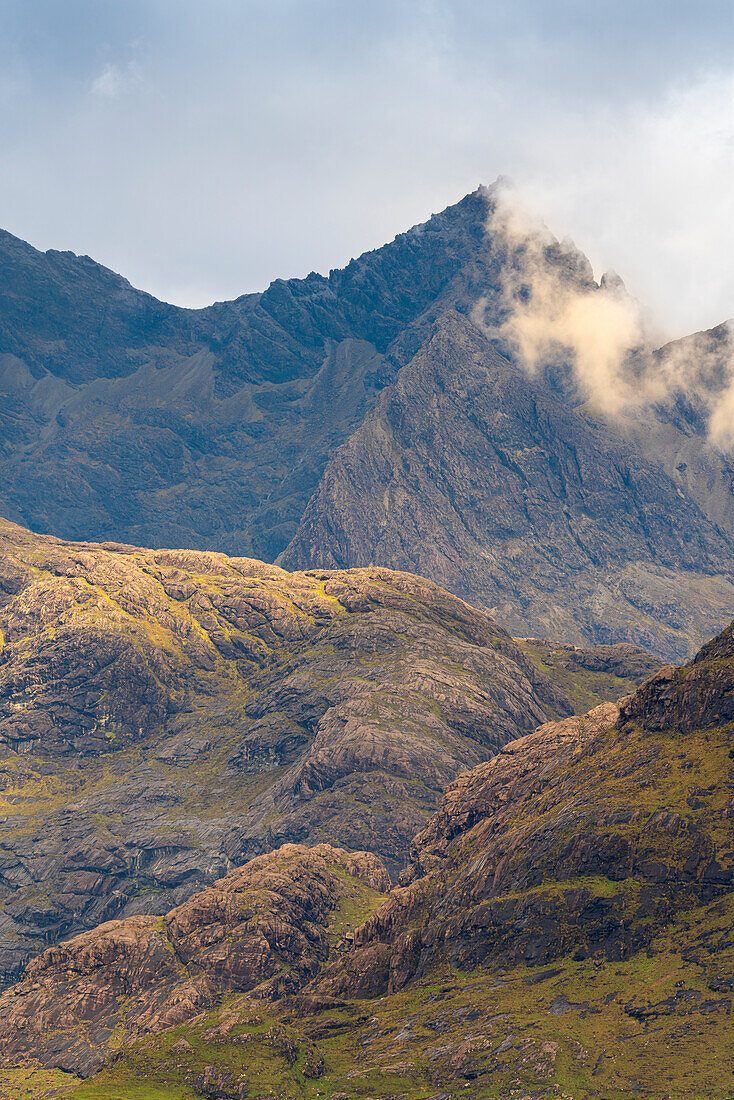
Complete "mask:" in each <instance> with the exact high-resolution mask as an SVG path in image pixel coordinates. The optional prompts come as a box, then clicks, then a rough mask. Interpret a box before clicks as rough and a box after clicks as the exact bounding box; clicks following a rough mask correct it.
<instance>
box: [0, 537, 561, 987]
mask: <svg viewBox="0 0 734 1100" xmlns="http://www.w3.org/2000/svg"><path fill="white" fill-rule="evenodd" d="M0 546H1V550H2V553H0V631H1V632H2V633H1V634H0V638H1V639H2V648H1V650H0V866H1V868H2V876H1V877H0V913H1V914H2V915H1V917H0V969H1V970H2V972H3V973H4V975H5V980H7V979H8V978H10V977H12V976H14V975H15V974H17V972H18V968H19V967H20V966H22V964H23V962H24V961H25V960H26V959H27V957H28V956H29V954H33V953H35V952H37V951H38V950H40V949H42V948H43V947H44V946H46V945H48V944H49V943H53V942H55V941H56V940H58V939H59V938H60V937H62V936H65V935H70V934H72V933H73V932H75V931H80V930H81V929H83V928H85V927H92V926H94V925H95V924H99V923H100V922H102V921H106V920H109V919H111V918H114V917H117V916H120V915H125V916H127V915H134V914H139V913H151V912H154V913H159V914H161V913H165V912H166V911H167V910H168V909H170V908H171V907H172V906H174V905H176V904H178V903H180V902H181V901H183V900H184V899H185V898H186V897H188V896H190V895H191V894H192V893H194V892H195V891H196V890H198V889H201V887H202V886H203V885H205V884H207V883H209V882H211V881H213V880H214V879H215V878H217V877H220V876H221V875H223V874H225V873H226V872H227V871H228V870H229V869H230V868H231V867H232V866H233V865H238V864H241V863H243V862H244V861H245V860H247V859H248V858H250V857H251V856H253V855H257V854H259V853H261V852H267V851H270V850H271V849H272V848H277V847H279V846H280V845H281V844H283V843H287V842H291V841H297V842H300V843H306V844H314V843H317V842H320V841H326V842H332V843H338V844H346V845H348V846H349V847H350V848H355V849H364V848H367V849H370V850H372V851H375V852H376V853H378V854H380V855H382V856H384V857H385V859H386V860H387V861H388V864H389V866H390V868H391V869H392V871H393V873H395V874H397V873H398V872H399V870H400V869H401V868H402V867H403V866H404V864H405V862H406V859H407V854H408V848H409V844H410V840H411V837H412V836H413V834H414V833H415V831H416V829H418V828H420V827H421V826H422V825H423V824H424V823H425V821H426V820H427V818H428V817H429V816H430V814H431V813H432V812H433V810H434V809H435V807H436V806H437V805H438V802H439V800H440V797H441V792H442V790H443V788H444V787H445V786H446V784H447V783H449V782H450V781H451V780H452V779H454V778H455V777H456V775H457V774H458V773H459V772H460V771H463V770H465V769H466V768H469V767H472V766H473V765H474V764H476V763H478V762H479V761H480V760H482V759H486V758H487V757H488V756H491V755H492V754H493V753H494V752H496V751H497V750H498V749H499V748H501V747H502V745H503V744H505V743H506V742H507V741H508V740H511V739H512V738H514V737H517V736H518V735H520V734H522V733H526V732H528V731H529V730H530V729H532V728H533V727H534V726H536V725H537V724H538V723H539V722H542V721H544V720H545V719H546V717H547V716H548V714H549V713H568V712H569V710H570V705H569V703H568V700H567V699H566V698H565V696H564V695H563V694H562V693H561V692H559V690H558V689H556V688H555V687H554V686H553V685H552V684H551V682H550V681H549V680H548V678H547V677H546V676H545V675H544V674H543V673H541V672H539V671H538V669H537V668H536V667H535V665H533V664H532V662H531V661H529V660H528V658H527V657H526V656H525V655H524V654H523V653H522V651H521V650H520V648H519V647H518V646H517V644H516V643H515V642H514V641H513V640H512V639H511V638H510V637H509V636H508V635H507V634H506V633H505V632H504V631H503V630H502V629H501V628H500V627H499V626H498V625H497V624H496V623H495V622H494V621H493V620H492V619H491V618H490V617H489V616H487V615H486V614H483V613H481V612H478V611H475V610H473V609H472V608H470V607H468V606H467V605H466V604H464V603H462V601H461V600H459V599H457V598H456V597H454V596H450V595H448V594H447V593H445V592H443V591H442V590H441V589H439V588H438V587H437V586H436V585H434V584H432V583H430V582H425V581H422V580H420V579H419V578H416V577H411V576H408V575H407V574H398V573H392V572H390V571H389V570H384V569H376V568H372V569H364V570H356V571H335V572H328V571H323V570H321V571H315V572H311V573H308V574H288V573H286V572H284V571H283V570H282V569H278V568H276V567H274V566H268V565H264V564H263V563H261V562H255V561H252V560H250V559H243V558H238V559H235V558H226V557H224V555H219V554H211V553H197V552H193V551H169V550H163V551H151V550H141V549H136V548H134V547H123V546H119V545H107V546H94V545H90V544H77V543H65V542H61V541H59V540H55V539H52V538H47V537H39V536H34V535H31V534H30V533H29V532H27V531H23V530H22V529H20V528H17V527H13V526H12V525H8V524H5V525H3V527H2V529H1V530H0Z"/></svg>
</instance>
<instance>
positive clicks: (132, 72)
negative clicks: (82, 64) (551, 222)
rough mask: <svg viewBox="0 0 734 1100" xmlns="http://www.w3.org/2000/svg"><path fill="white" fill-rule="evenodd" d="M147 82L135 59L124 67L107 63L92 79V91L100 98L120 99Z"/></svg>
mask: <svg viewBox="0 0 734 1100" xmlns="http://www.w3.org/2000/svg"><path fill="white" fill-rule="evenodd" d="M144 84H145V80H144V78H143V74H142V72H141V70H140V68H139V66H138V65H137V64H136V63H135V62H134V61H129V62H128V63H127V65H125V66H124V67H122V68H121V67H120V66H119V65H112V64H108V65H105V67H104V68H103V70H102V72H101V73H100V74H99V76H97V77H95V78H94V80H93V81H92V84H91V88H90V91H91V93H92V95H93V96H98V97H99V98H100V99H120V97H121V96H124V95H126V94H127V93H128V92H133V91H136V90H137V89H139V88H142V87H143V86H144Z"/></svg>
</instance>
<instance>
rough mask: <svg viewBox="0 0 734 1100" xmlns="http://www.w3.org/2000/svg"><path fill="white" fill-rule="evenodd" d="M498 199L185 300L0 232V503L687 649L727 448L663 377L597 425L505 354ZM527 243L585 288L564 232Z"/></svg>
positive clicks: (60, 527)
mask: <svg viewBox="0 0 734 1100" xmlns="http://www.w3.org/2000/svg"><path fill="white" fill-rule="evenodd" d="M497 195H498V191H497V189H496V188H480V189H478V190H477V191H476V192H474V193H472V194H470V195H467V196H466V197H465V198H464V199H462V200H461V202H459V203H457V204H456V205H454V206H451V207H449V208H448V209H446V210H444V211H443V212H441V213H440V214H436V215H434V216H433V217H432V218H430V219H429V220H428V221H427V222H425V223H424V224H422V225H418V226H415V227H414V228H413V229H411V230H409V231H408V232H407V233H403V234H400V235H399V236H398V237H396V238H395V240H394V241H392V242H390V243H389V244H386V245H384V246H383V247H382V248H379V249H376V250H375V251H373V252H369V253H366V254H365V255H363V256H361V257H359V258H358V259H355V260H353V261H352V262H351V263H350V264H348V265H347V267H345V268H344V269H343V270H335V271H331V272H330V273H329V275H328V276H321V275H317V274H314V273H312V274H311V275H309V276H308V277H307V278H306V279H301V280H298V279H290V280H276V281H275V282H274V283H272V284H271V286H270V287H268V288H267V290H265V291H264V292H263V293H262V294H250V295H245V296H243V297H241V298H238V299H236V300H235V301H232V302H222V303H217V304H215V305H213V306H211V307H208V308H206V309H201V310H184V309H179V308H177V307H173V306H169V305H166V304H165V303H162V302H158V301H156V300H155V299H154V298H152V297H151V296H150V295H147V294H144V293H142V292H140V291H137V290H135V289H134V288H133V287H131V286H130V285H129V284H128V283H127V282H126V281H125V280H124V279H123V278H121V277H120V276H118V275H115V274H114V273H113V272H110V271H108V270H107V269H105V268H103V267H101V266H100V265H98V264H96V263H95V262H94V261H93V260H91V259H89V257H77V256H75V255H73V254H72V253H60V252H53V251H52V252H48V253H42V252H38V251H36V250H35V249H33V248H31V247H30V246H29V245H26V244H25V243H24V242H22V241H19V240H18V239H17V238H15V237H12V236H11V235H10V234H7V233H6V234H0V391H1V392H2V395H3V397H2V401H1V402H0V429H1V430H0V436H1V437H2V443H1V444H0V514H4V515H5V516H7V517H8V518H10V519H11V520H13V521H15V522H18V523H20V524H23V525H25V526H27V527H30V528H33V529H34V530H39V531H42V532H47V533H50V534H54V535H57V536H62V537H65V538H73V539H86V540H88V539H97V540H114V541H118V542H119V541H124V542H130V543H135V544H139V545H152V546H155V547H176V546H189V547H192V548H194V549H198V550H214V551H217V552H222V551H223V552H226V553H229V554H235V555H242V554H246V555H251V556H254V557H256V558H261V559H264V560H266V561H270V562H272V561H275V560H276V559H278V560H280V561H282V563H283V564H284V565H286V566H287V567H288V568H290V569H302V568H311V567H314V566H315V567H328V566H330V565H332V564H333V563H334V562H337V563H338V564H339V566H340V567H350V568H351V567H356V566H361V565H365V564H377V565H383V566H388V567H393V568H394V567H398V568H401V569H403V568H404V569H409V570H412V571H418V572H420V573H422V574H425V575H426V576H428V577H430V578H431V579H433V580H435V581H437V582H438V583H440V584H443V585H446V586H448V587H449V588H450V589H451V590H452V591H454V592H455V593H456V594H458V595H460V596H462V597H464V598H466V599H469V600H471V601H473V602H477V603H479V604H480V605H481V606H483V607H485V608H487V609H488V610H490V611H491V613H492V614H494V615H495V616H496V617H497V618H498V619H499V621H500V622H501V623H502V625H503V626H505V627H506V628H507V629H509V630H510V631H511V632H512V633H517V634H521V635H535V636H541V635H542V636H549V637H553V638H558V639H559V640H563V641H566V642H569V643H574V644H577V645H595V644H607V643H609V642H611V643H617V642H631V643H634V644H637V645H643V646H647V647H652V648H653V649H654V650H655V651H656V652H657V653H659V654H660V655H661V656H662V657H665V658H666V659H676V660H684V659H686V658H687V657H688V656H689V655H690V654H691V653H692V652H694V651H695V649H696V648H697V647H698V646H699V645H700V644H701V642H702V641H703V640H704V639H705V638H706V637H709V636H710V635H711V634H712V633H715V632H716V631H717V630H719V629H721V627H722V626H723V625H724V624H725V622H726V621H727V619H728V618H730V617H731V615H732V614H733V613H734V583H733V581H732V578H733V577H734V526H733V524H734V518H733V517H734V511H733V506H732V500H734V495H733V493H732V486H733V483H732V467H731V462H730V460H729V459H728V458H727V457H726V455H723V454H722V453H721V451H720V450H717V448H716V447H715V446H713V445H712V444H711V443H710V441H709V440H708V438H707V434H706V432H707V420H706V414H705V413H706V410H705V409H704V408H703V406H701V407H700V408H699V407H694V405H693V404H692V403H691V401H690V400H688V399H687V398H686V397H685V395H681V394H673V395H671V400H670V402H669V403H668V404H665V405H660V406H656V407H655V408H649V409H646V411H645V413H644V415H643V414H640V415H639V416H637V417H627V418H626V419H625V418H617V419H615V420H614V421H610V420H604V419H603V418H600V417H599V416H598V415H596V414H595V413H593V412H592V411H591V410H590V409H589V407H588V404H587V403H586V402H585V399H584V398H583V395H581V394H579V393H578V392H577V387H576V388H575V387H574V386H573V385H572V384H570V375H569V370H568V365H567V364H566V367H565V368H563V367H561V368H559V369H556V367H553V368H552V369H551V367H550V366H549V367H548V369H540V370H538V371H537V373H536V375H535V377H534V379H531V378H530V377H529V376H528V375H527V374H526V373H525V372H524V371H522V370H520V369H519V368H518V365H517V364H516V363H515V362H514V361H513V360H512V353H511V349H508V347H507V346H506V345H505V343H503V342H502V341H501V340H499V339H496V338H494V337H493V336H492V332H493V327H494V329H495V330H497V327H498V326H500V325H501V322H502V321H503V319H505V317H506V313H507V301H506V298H505V287H506V284H507V281H508V279H513V278H514V279H521V278H522V276H523V272H522V270H521V268H520V269H518V268H517V264H518V262H519V261H518V254H517V252H516V250H515V251H513V250H512V249H510V248H508V247H507V242H506V241H505V240H504V239H503V237H502V235H501V234H499V233H497V232H495V230H494V229H493V228H490V229H488V228H487V226H488V219H489V218H490V216H491V214H492V212H493V211H494V210H495V209H496V205H497V201H498V200H497ZM544 262H545V263H546V265H547V266H548V269H549V270H552V271H553V272H555V273H556V276H557V278H558V279H560V280H561V282H562V284H563V285H564V286H568V287H572V288H577V289H579V290H581V291H583V292H584V293H590V294H594V293H596V292H598V291H599V287H598V286H597V284H596V283H595V281H594V278H593V274H592V272H591V268H590V265H589V263H588V261H587V260H586V258H585V257H584V256H583V255H582V254H581V253H579V252H578V251H577V250H575V249H573V248H572V247H570V246H568V245H567V244H563V245H559V244H558V242H553V241H552V239H551V240H550V242H549V243H546V245H545V246H544ZM479 301H481V303H482V314H483V323H484V328H483V330H482V331H481V332H480V331H479V330H478V329H476V328H475V326H474V325H473V323H472V321H471V320H470V318H472V317H474V316H475V315H476V307H477V303H478V302H479ZM723 332H724V328H723V327H722V328H721V333H723ZM717 333H719V330H718V329H717V330H713V334H704V336H708V342H707V340H706V339H703V338H702V337H701V338H698V337H697V338H696V339H695V340H693V338H691V342H690V347H689V346H688V345H686V349H687V350H686V351H685V354H686V355H690V356H692V357H693V358H694V359H695V357H696V356H697V355H699V354H700V355H701V356H703V357H704V359H705V357H706V355H708V350H707V349H708V348H709V344H712V342H713V343H714V344H716V346H717V347H719V346H721V347H722V348H723V347H724V345H725V343H726V339H728V336H727V337H726V338H725V336H723V335H721V333H719V335H718V336H717V335H716V334H717ZM727 346H728V345H727ZM660 354H662V355H673V354H678V351H676V350H675V349H674V350H673V351H670V349H668V350H666V349H662V351H661V353H660ZM681 354H683V353H681ZM507 356H509V357H510V358H509V359H508V358H507ZM709 381H710V380H709ZM628 503H629V505H630V507H629V508H628V507H627V505H628ZM279 555H282V558H279Z"/></svg>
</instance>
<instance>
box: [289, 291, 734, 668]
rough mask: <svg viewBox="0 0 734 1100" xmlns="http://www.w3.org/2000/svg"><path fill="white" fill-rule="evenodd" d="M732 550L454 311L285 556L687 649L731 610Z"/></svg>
mask: <svg viewBox="0 0 734 1100" xmlns="http://www.w3.org/2000/svg"><path fill="white" fill-rule="evenodd" d="M730 547H731V544H730V542H729V541H728V539H727V538H725V537H724V535H723V534H722V532H721V530H720V529H719V528H718V527H716V526H715V525H714V524H712V523H711V522H710V521H709V520H708V519H706V518H705V517H704V516H703V515H702V513H701V511H700V510H699V508H698V507H697V506H696V505H695V504H693V502H692V501H690V500H688V499H686V498H685V496H683V494H682V493H681V492H680V490H679V489H678V487H677V486H676V485H675V484H674V483H673V482H672V480H671V479H670V478H669V477H668V476H667V475H666V474H665V473H664V471H663V470H662V469H660V468H659V467H657V466H654V465H652V464H646V463H643V462H640V461H639V457H638V456H636V455H635V453H634V452H633V451H632V450H631V449H630V447H629V446H628V445H626V444H625V443H623V442H621V441H619V440H615V439H614V438H612V437H611V436H610V435H609V434H604V433H603V432H602V431H601V430H599V429H597V428H596V427H594V426H593V425H592V424H590V423H588V422H587V421H586V420H585V419H584V417H583V415H582V414H581V413H580V412H578V411H576V410H574V409H571V408H569V407H568V406H567V405H565V404H563V403H561V402H559V401H558V400H556V399H555V398H554V397H553V396H552V395H550V394H549V393H548V392H546V391H545V389H544V388H543V387H542V386H541V385H538V384H537V383H536V382H534V381H533V379H531V378H529V377H528V376H527V374H526V373H525V372H524V371H522V370H521V369H519V368H516V367H513V366H512V364H511V363H509V362H508V361H507V360H506V359H505V358H504V357H502V356H501V355H500V354H499V353H498V352H497V351H496V350H495V349H494V348H493V347H492V345H491V344H490V342H489V340H488V339H487V338H486V337H485V336H484V334H483V333H482V332H481V331H480V330H479V329H478V328H477V327H476V326H475V325H474V324H472V322H471V321H470V320H469V319H468V318H466V317H464V316H462V315H461V314H459V313H456V312H455V311H450V312H447V313H444V314H442V315H441V316H440V318H439V319H438V320H437V321H436V323H435V324H434V326H433V328H432V332H431V336H430V339H429V340H428V341H427V342H426V344H425V345H424V346H423V347H422V348H421V350H420V351H419V352H418V353H417V355H416V356H415V357H414V358H413V359H412V360H411V361H410V363H408V364H407V365H406V366H405V367H404V368H403V369H402V370H401V372H400V374H399V376H398V378H397V380H396V382H395V384H394V385H392V386H390V387H389V388H387V389H386V390H384V391H383V393H382V394H381V396H380V399H379V401H378V402H377V405H376V406H375V408H374V409H373V410H372V412H371V413H370V414H369V415H368V416H367V418H366V420H365V422H364V423H363V425H362V426H361V428H359V429H358V431H357V432H355V433H354V434H353V435H352V436H351V438H350V439H349V441H348V442H347V443H346V444H344V445H343V446H342V447H341V448H340V449H339V450H338V451H337V453H336V454H335V455H334V456H333V457H332V459H331V460H330V462H329V464H328V466H327V468H326V471H325V473H324V476H323V478H322V480H321V484H320V486H319V489H318V491H317V492H316V494H315V495H314V497H313V498H312V500H311V502H310V504H309V506H308V508H307V509H306V512H305V514H304V517H303V520H302V521H301V525H300V528H299V531H298V533H297V535H296V536H295V538H294V540H293V541H292V542H291V544H290V546H289V547H288V549H287V550H286V551H285V553H284V554H283V555H282V558H281V560H282V562H283V564H284V565H286V566H287V567H289V568H296V567H299V568H305V567H311V566H313V565H314V564H315V563H317V562H318V563H320V564H322V565H331V566H343V565H344V563H345V562H347V561H348V562H350V563H353V564H355V565H363V564H366V563H367V562H369V561H380V562H383V563H385V564H386V565H390V566H391V567H392V568H400V569H410V570H412V571H415V572H417V573H421V574H424V575H428V576H432V577H435V578H437V579H438V580H439V581H440V583H441V584H443V585H445V586H446V587H448V588H449V589H451V590H452V591H455V592H457V593H458V594H459V595H461V596H462V597H463V598H464V599H467V600H469V601H470V602H472V603H476V604H479V605H481V606H485V607H490V608H492V611H493V614H495V615H496V616H497V617H498V618H499V619H500V621H501V622H504V623H506V624H507V626H508V628H509V629H510V630H512V631H513V632H515V633H522V632H523V627H525V626H526V625H527V624H528V623H530V624H533V626H535V625H536V624H539V625H540V632H541V633H543V634H544V635H545V636H546V637H555V638H566V639H570V640H571V641H579V640H581V639H583V638H588V637H591V638H594V639H595V640H596V641H598V642H603V643H607V642H612V641H616V640H618V639H619V638H620V637H625V636H627V637H632V638H634V640H635V641H637V642H638V643H639V644H643V645H647V646H652V647H653V648H655V647H656V646H657V648H662V649H664V650H665V651H667V652H678V653H682V654H685V653H686V651H687V649H688V647H689V644H690V639H691V638H692V637H696V636H699V635H700V634H704V635H705V633H707V632H710V629H711V628H713V629H716V628H717V627H718V626H719V624H720V618H721V613H722V608H729V607H731V606H733V605H732V598H733V597H734V587H733V586H732V583H731V580H730V571H731V560H732V557H731V548H730Z"/></svg>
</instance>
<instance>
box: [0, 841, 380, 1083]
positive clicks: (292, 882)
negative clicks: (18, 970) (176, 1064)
mask: <svg viewBox="0 0 734 1100" xmlns="http://www.w3.org/2000/svg"><path fill="white" fill-rule="evenodd" d="M389 885H390V879H389V876H388V874H387V871H386V870H385V867H384V865H383V864H382V863H381V862H380V860H379V859H377V858H376V857H375V856H373V855H370V854H369V853H367V852H351V853H350V852H345V851H344V850H343V849H340V848H331V847H330V846H329V845H327V844H321V845H317V846H316V847H314V848H304V847H301V846H300V845H296V844H289V845H286V846H285V847H283V848H281V849H280V850H279V851H277V852H275V853H274V854H272V855H268V856H260V857H258V858H257V859H253V860H252V861H251V862H250V863H248V864H247V865H246V866H245V867H243V868H241V869H239V870H237V871H233V872H232V873H231V874H229V875H227V877H226V878H223V879H221V880H220V881H218V882H216V883H214V885H213V886H210V887H209V888H208V889H207V890H204V891H203V892H201V893H199V894H196V895H195V896H194V897H192V898H190V899H189V901H188V902H186V903H185V904H183V905H180V906H178V907H177V908H176V909H173V910H172V911H171V912H170V913H168V914H167V915H166V916H165V917H164V918H157V917H130V918H128V919H127V920H124V921H120V920H115V921H109V922H108V923H106V924H103V925H101V926H100V927H99V928H95V929H94V930H93V931H91V932H85V933H83V934H82V935H81V936H77V937H76V938H75V939H72V940H67V941H66V942H65V943H62V944H59V945H58V946H57V947H52V948H50V949H49V950H48V951H45V952H44V953H43V954H42V955H40V956H39V957H38V958H36V959H34V960H33V962H32V963H31V964H30V966H29V967H28V970H27V971H26V974H25V976H24V978H23V981H22V982H20V983H19V984H18V985H16V986H15V987H14V988H13V990H12V992H9V993H7V994H6V995H5V996H4V997H0V1041H1V1042H2V1047H3V1055H2V1058H3V1062H4V1064H5V1065H8V1064H10V1065H13V1064H16V1063H18V1062H19V1061H22V1060H23V1059H24V1058H27V1057H31V1058H35V1059H38V1060H39V1061H41V1062H43V1063H44V1064H45V1065H49V1066H55V1067H58V1068H61V1069H64V1070H67V1071H68V1072H77V1073H79V1072H81V1073H83V1074H85V1075H86V1074H88V1073H89V1072H91V1071H92V1070H94V1069H96V1068H97V1067H98V1066H99V1065H100V1064H101V1063H102V1062H103V1061H104V1060H105V1058H106V1057H108V1055H109V1053H110V1050H114V1049H115V1048H116V1046H117V1042H116V1037H117V1036H118V1035H119V1033H120V1028H121V1026H122V1029H123V1031H124V1034H125V1037H126V1039H127V1040H128V1041H130V1040H132V1039H134V1038H137V1037H139V1036H141V1035H146V1034H149V1033H159V1032H161V1031H164V1030H166V1029H167V1028H170V1027H173V1026H175V1025H176V1024H180V1023H183V1022H185V1021H186V1020H189V1019H191V1017H193V1016H196V1015H197V1014H199V1013H200V1012H201V1011H202V1010H203V1009H206V1008H210V1007H211V1006H212V1005H213V1004H214V1003H215V1002H216V1001H217V1000H218V999H221V996H222V994H225V993H231V992H240V993H242V992H251V993H252V995H253V996H254V997H257V998H262V999H273V998H275V997H277V996H281V995H282V994H283V993H287V992H294V991H297V990H299V989H300V988H301V987H302V986H303V985H304V984H305V983H306V982H307V981H308V980H309V978H312V977H313V976H314V975H315V974H316V973H317V971H318V969H319V967H320V966H321V965H322V964H323V963H324V962H325V961H326V960H327V959H328V958H329V955H330V953H333V951H332V947H331V945H330V931H331V929H332V928H333V927H335V926H336V925H337V924H338V921H339V917H340V914H341V911H342V909H343V908H344V906H345V905H348V906H349V910H350V912H351V913H356V912H359V911H360V909H361V910H362V911H363V912H365V911H368V910H369V908H370V907H374V906H375V904H377V903H378V902H379V901H380V899H381V896H382V894H381V892H384V891H385V890H386V889H388V888H389Z"/></svg>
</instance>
